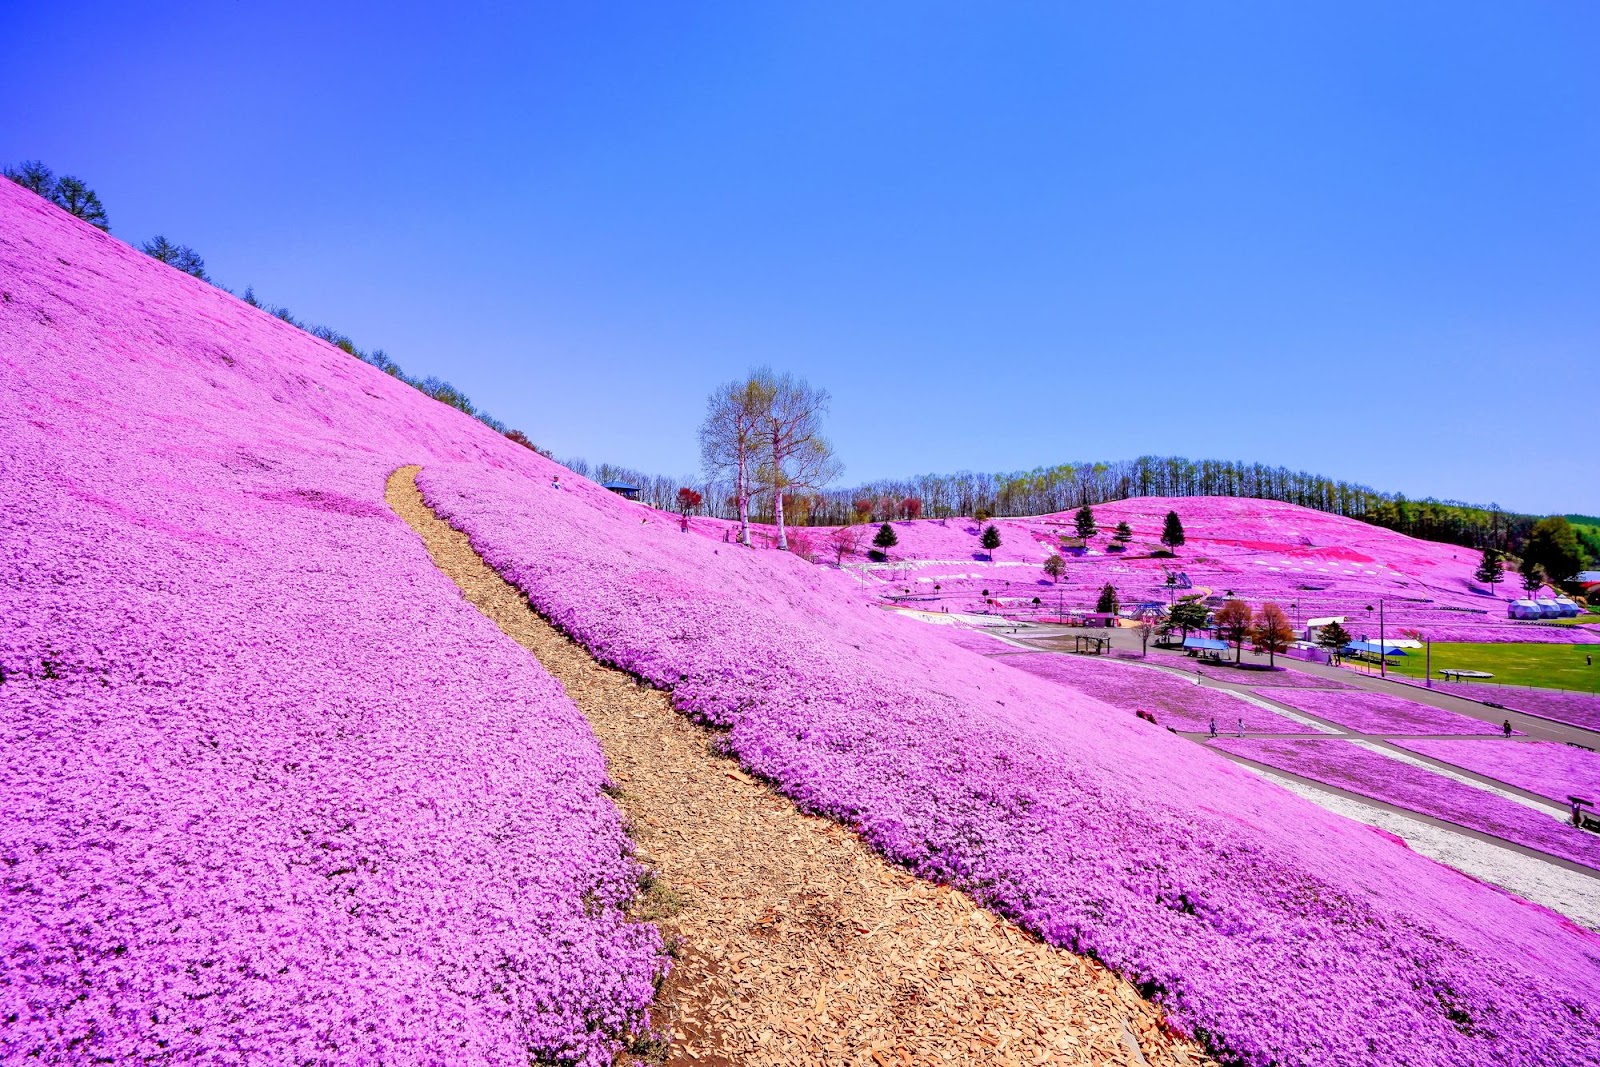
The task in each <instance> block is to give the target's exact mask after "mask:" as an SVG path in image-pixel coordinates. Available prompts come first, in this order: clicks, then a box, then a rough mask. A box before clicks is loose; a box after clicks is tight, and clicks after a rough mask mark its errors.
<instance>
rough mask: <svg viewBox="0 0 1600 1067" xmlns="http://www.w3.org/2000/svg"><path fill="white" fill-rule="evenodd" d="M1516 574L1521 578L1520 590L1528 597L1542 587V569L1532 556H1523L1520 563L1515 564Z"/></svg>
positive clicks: (1543, 574)
mask: <svg viewBox="0 0 1600 1067" xmlns="http://www.w3.org/2000/svg"><path fill="white" fill-rule="evenodd" d="M1517 573H1518V574H1520V575H1521V576H1522V590H1523V592H1525V593H1527V594H1528V595H1529V596H1533V595H1535V594H1537V593H1538V592H1539V587H1540V586H1542V585H1544V579H1545V573H1544V568H1543V567H1541V566H1539V561H1538V560H1536V559H1534V558H1533V557H1532V556H1523V557H1522V562H1520V563H1518V564H1517Z"/></svg>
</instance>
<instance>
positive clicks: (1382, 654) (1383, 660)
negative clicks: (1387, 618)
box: [1367, 597, 1389, 678]
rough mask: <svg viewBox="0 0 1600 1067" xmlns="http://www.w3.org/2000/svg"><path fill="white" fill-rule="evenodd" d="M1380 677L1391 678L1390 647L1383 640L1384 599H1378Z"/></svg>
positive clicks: (1369, 605)
mask: <svg viewBox="0 0 1600 1067" xmlns="http://www.w3.org/2000/svg"><path fill="white" fill-rule="evenodd" d="M1367 610H1368V611H1371V610H1372V605H1371V604H1368V605H1367ZM1378 676H1379V677H1380V678H1387V677H1389V645H1388V643H1387V642H1385V641H1384V639H1383V598H1382V597H1379V598H1378Z"/></svg>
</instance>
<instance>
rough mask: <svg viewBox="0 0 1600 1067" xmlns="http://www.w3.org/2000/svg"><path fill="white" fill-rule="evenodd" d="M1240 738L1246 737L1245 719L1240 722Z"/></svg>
mask: <svg viewBox="0 0 1600 1067" xmlns="http://www.w3.org/2000/svg"><path fill="white" fill-rule="evenodd" d="M1239 736H1240V737H1243V736H1244V720H1243V719H1240V720H1239Z"/></svg>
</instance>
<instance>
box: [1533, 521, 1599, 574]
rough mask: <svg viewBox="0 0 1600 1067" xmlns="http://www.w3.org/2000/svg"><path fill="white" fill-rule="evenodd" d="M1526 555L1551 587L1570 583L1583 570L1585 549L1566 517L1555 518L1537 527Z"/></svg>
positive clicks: (1539, 523)
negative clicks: (1542, 572)
mask: <svg viewBox="0 0 1600 1067" xmlns="http://www.w3.org/2000/svg"><path fill="white" fill-rule="evenodd" d="M1522 555H1523V557H1524V558H1525V559H1531V560H1533V562H1534V563H1536V564H1537V565H1538V566H1539V567H1540V568H1541V569H1542V570H1543V571H1544V573H1545V575H1546V576H1547V577H1548V578H1549V579H1550V584H1551V585H1560V584H1563V583H1565V582H1570V581H1572V579H1573V578H1574V577H1576V576H1577V574H1578V572H1579V571H1581V570H1582V569H1583V562H1584V555H1583V546H1582V545H1580V544H1579V543H1578V534H1577V531H1576V530H1574V529H1573V528H1572V523H1570V522H1568V521H1567V519H1566V517H1565V516H1564V515H1551V516H1550V517H1549V518H1544V519H1540V520H1539V521H1538V522H1536V523H1534V524H1533V532H1532V533H1530V534H1529V535H1528V540H1527V543H1526V544H1524V545H1523V546H1522Z"/></svg>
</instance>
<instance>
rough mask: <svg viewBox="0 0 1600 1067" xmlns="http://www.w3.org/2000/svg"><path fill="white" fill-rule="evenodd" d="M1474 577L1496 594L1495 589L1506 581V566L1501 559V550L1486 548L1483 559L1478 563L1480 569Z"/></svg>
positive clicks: (1473, 574)
mask: <svg viewBox="0 0 1600 1067" xmlns="http://www.w3.org/2000/svg"><path fill="white" fill-rule="evenodd" d="M1472 576H1473V577H1474V578H1476V579H1477V580H1478V581H1480V582H1482V583H1483V584H1485V585H1487V586H1488V587H1489V592H1490V593H1491V594H1492V593H1494V587H1495V586H1497V585H1499V584H1500V583H1501V582H1503V581H1505V577H1506V565H1505V563H1504V561H1502V560H1501V558H1500V550H1499V549H1497V548H1486V549H1484V550H1483V559H1482V560H1481V561H1480V562H1479V563H1478V569H1477V570H1475V571H1473V572H1472Z"/></svg>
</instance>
